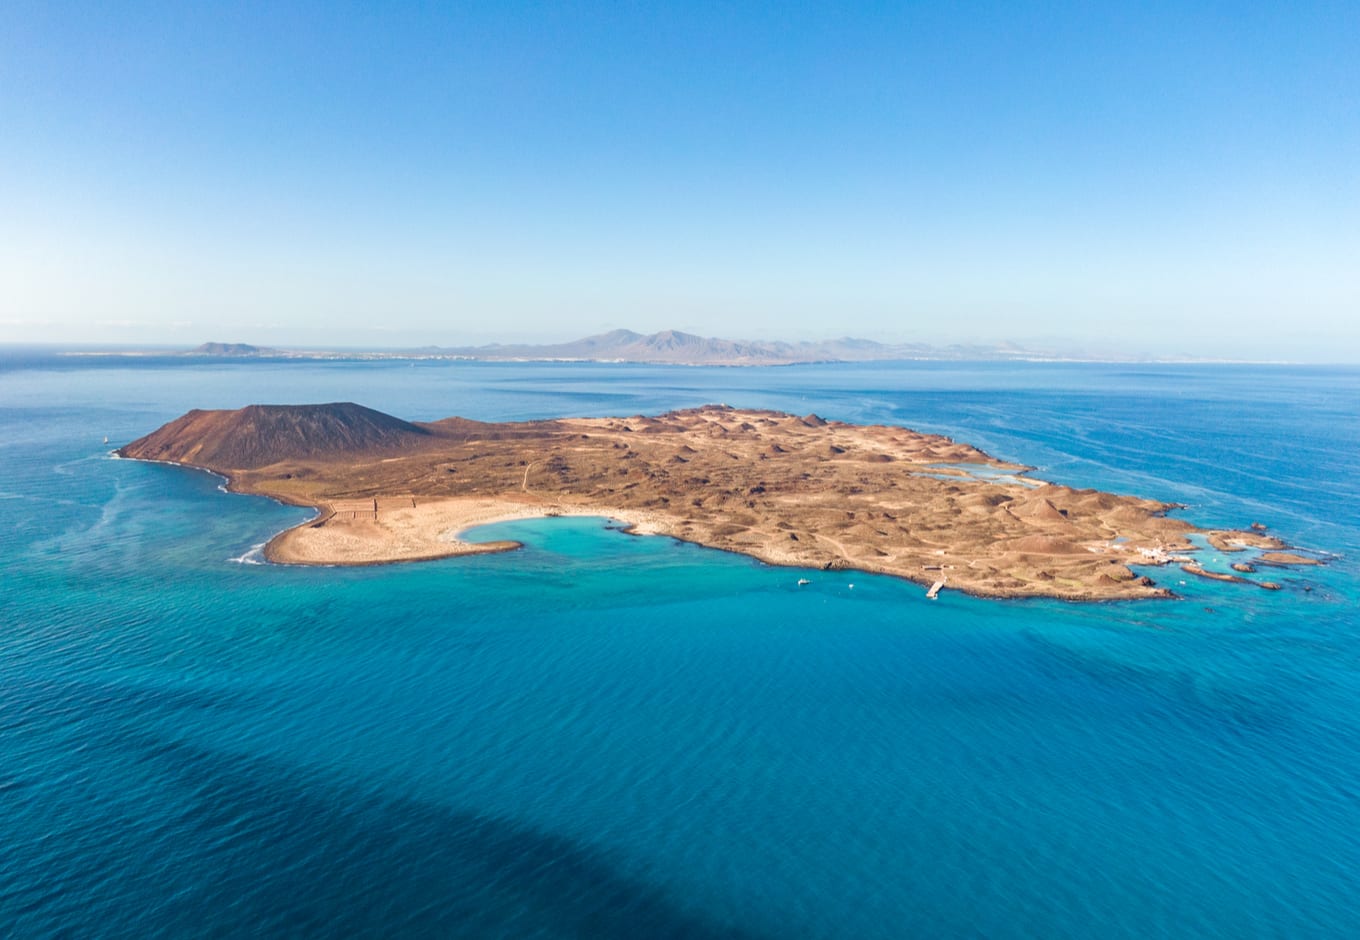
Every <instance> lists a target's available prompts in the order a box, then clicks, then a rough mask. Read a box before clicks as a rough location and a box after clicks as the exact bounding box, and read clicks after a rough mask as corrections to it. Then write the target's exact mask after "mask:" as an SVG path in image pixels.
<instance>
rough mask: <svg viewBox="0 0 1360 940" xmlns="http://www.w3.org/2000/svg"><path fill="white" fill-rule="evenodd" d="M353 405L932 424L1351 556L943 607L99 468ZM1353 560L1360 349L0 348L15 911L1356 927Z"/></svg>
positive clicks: (882, 586)
mask: <svg viewBox="0 0 1360 940" xmlns="http://www.w3.org/2000/svg"><path fill="white" fill-rule="evenodd" d="M337 400H350V401H357V402H360V403H362V404H365V405H369V406H372V407H374V408H378V409H381V410H383V411H387V412H390V413H393V414H396V415H399V416H401V417H404V418H408V419H418V420H423V419H434V418H441V417H445V416H448V415H455V414H456V415H463V416H466V417H471V418H478V419H487V420H506V419H523V418H537V417H547V416H558V415H606V414H623V415H630V414H636V413H657V412H661V411H665V410H669V409H672V408H679V407H688V406H694V405H699V404H702V403H705V402H726V403H728V404H732V405H739V406H750V407H761V408H777V409H781V410H786V411H791V412H795V413H798V414H806V413H808V412H813V411H815V412H816V413H818V414H820V415H823V416H824V417H828V418H838V419H843V420H847V421H855V422H887V423H895V424H902V425H906V426H909V427H914V428H917V429H920V430H924V431H932V432H940V433H944V434H948V435H951V436H953V437H956V438H958V439H960V440H963V441H967V442H969V443H972V444H975V445H978V446H980V447H982V448H983V449H984V450H986V451H988V452H989V453H991V454H993V455H995V456H998V457H1002V458H1005V459H1008V460H1015V461H1020V462H1024V463H1028V464H1032V465H1034V466H1035V467H1037V468H1038V470H1037V472H1036V475H1037V476H1039V477H1042V478H1045V479H1050V480H1054V481H1057V482H1061V483H1066V484H1070V485H1074V486H1094V487H1100V488H1103V489H1112V490H1116V491H1120V492H1131V493H1137V494H1140V495H1145V496H1152V497H1156V498H1158V499H1163V500H1170V501H1175V502H1180V503H1184V504H1186V506H1187V508H1186V509H1185V510H1184V511H1183V512H1182V513H1181V515H1183V516H1184V517H1185V518H1187V519H1189V520H1191V521H1193V522H1196V523H1200V524H1205V525H1231V526H1237V527H1242V526H1246V525H1248V524H1249V523H1251V522H1253V521H1260V522H1262V523H1265V524H1266V525H1268V526H1269V527H1270V530H1271V531H1272V532H1273V533H1276V534H1278V535H1280V536H1282V537H1284V538H1285V539H1287V540H1288V541H1290V542H1292V543H1295V544H1297V545H1300V546H1303V547H1305V548H1308V549H1312V550H1316V551H1321V552H1326V553H1329V555H1328V557H1329V558H1330V563H1329V564H1328V565H1326V566H1325V567H1322V568H1318V569H1293V570H1290V571H1284V572H1276V573H1272V575H1271V576H1272V577H1275V579H1276V580H1279V581H1281V582H1282V583H1283V585H1284V589H1283V590H1281V591H1279V592H1278V593H1272V592H1269V591H1262V590H1257V589H1255V588H1251V587H1246V586H1240V585H1231V584H1222V583H1218V582H1211V581H1203V580H1196V579H1193V578H1190V577H1189V576H1185V575H1181V573H1180V572H1178V571H1171V570H1164V571H1156V572H1153V576H1154V577H1156V578H1158V579H1159V581H1161V582H1163V583H1169V584H1171V585H1172V586H1173V587H1174V588H1175V589H1176V590H1177V591H1179V592H1180V593H1181V594H1182V595H1183V599H1181V600H1177V601H1144V602H1135V603H1119V604H1090V605H1078V604H1066V603H1059V602H1048V601H1011V602H1007V601H989V600H977V599H972V598H968V597H964V596H961V595H959V594H957V593H953V592H949V591H946V592H945V593H944V594H943V595H942V596H941V597H940V598H939V599H938V600H936V601H933V602H932V601H928V600H926V598H925V596H924V591H923V589H922V588H921V587H920V586H918V585H914V584H909V583H905V582H902V581H897V580H893V579H890V578H884V577H873V576H868V575H863V574H858V573H850V572H837V573H824V572H820V571H817V572H807V571H803V570H799V569H780V568H772V567H767V566H764V565H762V564H760V563H758V562H756V561H754V560H752V559H748V558H745V557H742V556H738V555H730V554H724V553H721V552H716V551H712V550H707V549H703V548H698V547H695V546H691V545H685V544H681V543H677V542H674V541H671V540H669V539H664V538H659V537H633V536H628V535H625V534H622V533H620V532H618V531H616V530H615V529H614V528H613V527H611V526H610V525H609V524H608V522H607V520H603V519H599V520H596V519H554V520H540V521H529V522H519V523H514V524H506V525H501V526H495V527H487V528H485V529H483V530H479V533H478V536H479V537H485V538H487V539H491V538H498V537H514V538H516V539H519V540H521V541H523V542H524V543H525V546H526V547H525V548H524V549H522V550H520V551H518V552H514V553H510V554H504V555H489V556H481V557H472V558H463V559H451V560H446V561H439V562H425V563H419V564H410V565H403V566H389V567H379V568H366V569H338V568H313V569H305V568H295V567H283V566H275V565H267V564H260V563H259V551H258V546H260V545H261V544H262V543H263V542H264V541H265V540H266V539H268V537H269V536H270V535H272V534H273V533H275V532H277V531H279V530H281V529H283V528H285V527H287V526H290V525H292V524H294V523H297V522H299V521H301V520H302V519H305V518H306V517H307V515H308V513H307V512H306V511H305V510H300V509H297V508H290V507H284V506H280V505H277V504H274V503H272V502H270V501H268V500H265V499H261V498H256V497H246V496H238V495H229V494H227V493H225V492H223V491H222V489H221V487H220V483H221V481H220V480H219V479H217V478H215V477H213V476H211V475H209V474H205V473H201V472H196V471H190V470H184V469H178V468H174V467H166V466H158V465H152V464H146V463H140V462H135V461H126V460H117V459H112V458H111V457H110V451H111V450H112V449H113V448H114V447H116V446H118V445H120V444H122V443H125V442H127V441H129V440H131V439H133V438H135V437H138V436H140V435H142V434H144V433H147V432H149V431H151V430H152V429H154V428H156V427H157V426H159V425H160V424H161V423H162V422H164V421H167V420H169V419H171V418H173V417H176V416H177V415H179V414H181V413H182V412H184V411H186V410H188V409H189V408H194V407H198V408H234V407H239V406H242V405H245V404H249V403H252V402H270V403H283V402H287V403H296V402H325V401H337ZM105 437H107V438H108V443H107V444H105V443H104V439H105ZM1357 558H1360V370H1356V369H1353V368H1320V367H1319V368H1303V367H1286V366H1231V365H1176V366H1169V365H1157V366H1142V365H1137V366H1132V365H1093V364H1030V363H978V364H968V363H962V364H960V363H894V364H872V365H839V366H832V365H824V366H804V367H791V368H773V369H703V368H676V367H669V368H668V367H643V366H632V365H603V364H600V365H593V364H551V363H541V364H532V363H519V364H485V363H471V362H452V363H450V362H433V361H424V362H416V363H409V362H339V361H335V362H305V361H299V362H293V361H228V360H222V361H211V360H210V361H201V362H199V361H195V362H187V361H184V360H175V359H169V358H165V359H160V358H139V359H131V358H116V357H115V358H72V357H61V356H56V355H53V354H50V353H48V352H44V351H41V350H31V349H29V350H23V349H7V350H0V559H3V576H2V581H0V583H2V585H3V587H2V589H0V936H7V937H8V936H13V937H49V936H68V937H137V938H144V937H158V936H192V937H210V936H221V937H232V936H250V937H255V936H279V937H310V936H356V937H363V936H413V937H418V936H467V937H516V938H519V937H525V938H529V937H753V938H754V937H771V938H774V937H781V938H782V937H825V938H862V940H871V938H900V937H908V936H924V937H1044V938H1064V937H1073V938H1076V937H1093V936H1098V937H1102V938H1118V937H1140V938H1141V937H1150V936H1160V937H1207V936H1215V937H1355V936H1357V935H1360V613H1358V612H1357V598H1358V597H1360V567H1358V566H1357V561H1356V560H1357ZM799 577H807V578H810V579H811V582H812V583H811V584H809V585H808V586H806V587H804V588H801V589H800V588H798V587H797V584H796V582H797V580H798V578H799ZM1181 580H1185V581H1186V583H1185V584H1183V585H1181V584H1179V583H1178V582H1179V581H1181ZM852 583H853V585H854V586H853V588H852V587H851V584H852Z"/></svg>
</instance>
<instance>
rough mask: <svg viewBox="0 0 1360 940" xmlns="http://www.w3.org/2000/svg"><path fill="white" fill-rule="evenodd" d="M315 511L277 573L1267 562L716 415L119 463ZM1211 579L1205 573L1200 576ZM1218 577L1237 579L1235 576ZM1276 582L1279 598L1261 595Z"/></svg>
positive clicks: (156, 446) (1038, 580)
mask: <svg viewBox="0 0 1360 940" xmlns="http://www.w3.org/2000/svg"><path fill="white" fill-rule="evenodd" d="M118 453H119V454H120V456H124V457H130V458H137V459H143V460H154V461H164V462H172V463H176V464H182V465H186V466H191V467H198V468H202V469H205V470H210V471H212V472H214V473H218V474H221V475H223V476H225V477H226V478H227V479H228V481H229V487H230V488H231V489H232V490H233V491H235V492H241V493H252V494H258V495H263V496H269V497H272V498H274V499H277V500H281V501H283V502H286V503H292V504H296V505H305V506H312V507H315V508H316V509H317V510H318V516H317V518H315V519H313V520H312V521H310V522H307V523H304V524H302V525H300V526H297V527H295V528H293V529H290V530H288V531H287V532H283V533H281V534H280V535H278V536H276V537H275V538H274V539H273V540H272V541H270V542H269V544H268V545H267V546H266V549H265V554H266V557H267V558H269V559H270V560H272V561H277V562H287V563H294V564H325V565H353V564H380V563H386V562H396V561H413V560H419V559H430V558H442V557H446V556H450V555H458V554H468V553H472V552H485V551H501V550H505V549H507V548H514V547H516V546H515V545H514V543H505V542H493V543H469V542H466V541H463V540H462V538H461V537H460V536H461V533H462V532H463V531H464V530H466V529H468V528H470V527H472V526H475V525H479V524H482V523H487V522H493V521H499V520H505V519H513V518H520V517H530V516H545V515H565V514H570V515H592V516H609V517H612V518H615V519H618V520H620V521H622V522H624V523H626V524H627V525H628V527H629V528H630V530H631V531H634V532H638V533H654V534H665V535H669V536H673V537H675V538H679V539H684V540H686V541H690V542H695V543H698V544H701V545H706V546H710V547H713V548H719V549H724V550H726V551H733V552H741V553H743V554H746V555H750V556H753V557H755V558H758V559H760V560H762V561H765V562H768V563H770V564H776V565H795V566H801V567H808V568H821V569H839V568H844V569H855V570H859V571H866V572H874V573H879V574H889V575H895V576H897V577H902V578H907V579H910V580H912V581H916V582H919V583H921V584H925V585H932V586H933V587H934V589H935V590H938V586H939V585H940V584H941V583H943V585H945V586H947V587H948V588H951V589H958V590H962V591H966V592H968V593H970V594H976V595H982V596H991V597H1055V598H1064V599H1069V600H1102V599H1118V598H1140V597H1169V596H1173V594H1172V592H1171V591H1169V590H1168V589H1166V588H1164V587H1161V586H1159V585H1157V584H1156V583H1154V581H1153V580H1152V579H1151V578H1150V577H1148V576H1146V575H1139V574H1138V573H1136V572H1135V571H1134V570H1133V567H1134V566H1159V565H1165V564H1168V563H1170V562H1176V563H1178V564H1181V565H1183V566H1184V570H1185V571H1187V572H1189V573H1191V574H1198V573H1200V572H1204V571H1205V569H1204V568H1203V567H1202V566H1201V565H1200V564H1198V563H1196V562H1195V556H1196V554H1197V553H1198V552H1199V551H1201V549H1199V547H1198V546H1197V542H1196V541H1195V540H1192V538H1191V537H1192V536H1195V535H1202V536H1204V539H1202V540H1199V541H1206V542H1207V543H1208V544H1209V545H1211V546H1213V547H1214V548H1218V549H1220V550H1224V551H1232V550H1243V549H1248V548H1250V549H1255V550H1258V551H1265V552H1275V553H1277V554H1275V555H1273V556H1263V557H1267V558H1269V559H1270V561H1271V562H1273V563H1275V564H1277V565H1278V564H1282V563H1284V559H1286V558H1287V559H1289V560H1291V561H1293V560H1294V559H1296V558H1297V559H1299V560H1300V563H1307V562H1309V561H1311V559H1308V558H1305V557H1303V556H1296V555H1286V554H1282V550H1284V549H1286V548H1288V546H1286V545H1285V544H1284V543H1283V542H1281V541H1280V540H1278V539H1276V538H1274V537H1273V536H1269V535H1266V534H1264V532H1263V531H1261V530H1260V529H1259V528H1257V527H1253V528H1251V529H1244V530H1241V531H1228V530H1214V531H1206V530H1201V529H1198V528H1196V527H1195V526H1193V525H1191V524H1190V523H1188V522H1185V521H1182V520H1179V519H1173V518H1171V517H1170V516H1168V513H1169V512H1170V511H1171V510H1173V509H1176V508H1179V507H1177V506H1175V505H1174V504H1169V503H1163V502H1158V501H1156V500H1151V499H1142V498H1138V497H1134V496H1121V495H1115V494H1112V493H1104V492H1099V491H1096V490H1090V489H1073V488H1070V487H1066V486H1059V485H1055V484H1051V483H1044V482H1042V481H1038V480H1033V479H1030V478H1029V477H1027V476H1026V474H1027V472H1028V471H1029V470H1030V468H1028V467H1024V466H1020V465H1017V464H1010V463H1005V462H1003V461H1000V460H997V459H994V458H992V457H990V456H988V455H987V454H985V453H983V452H982V451H980V450H977V449H976V448H973V447H970V446H968V445H966V444H961V443H957V442H955V441H953V440H950V439H949V438H946V437H941V436H939V435H932V434H921V433H918V432H916V431H911V430H908V429H906V428H901V427H889V426H859V425H851V424H845V423H841V422H837V421H826V420H823V419H821V418H819V417H817V416H816V415H808V416H806V417H797V416H794V415H789V414H782V413H779V412H773V411H752V410H738V409H734V408H729V407H727V406H723V405H708V406H705V407H702V408H694V409H688V410H684V411H674V412H670V413H668V414H664V415H659V416H656V417H644V416H641V415H636V416H633V417H628V418H563V419H557V420H545V421H528V422H517V423H502V424H495V423H484V422H478V421H470V420H466V419H463V418H446V419H444V420H442V421H434V422H428V423H425V422H418V423H412V422H407V421H403V420H400V419H398V418H394V417H392V416H390V415H386V414H383V413H381V412H377V411H374V410H372V409H369V408H365V407H362V406H360V405H355V404H350V403H340V404H328V405H252V406H249V407H247V408H242V409H239V410H235V411H198V410H195V411H191V412H189V413H188V414H186V415H184V416H183V417H180V418H178V419H176V420H174V421H172V422H170V423H169V424H167V425H165V426H164V427H162V428H160V429H159V430H157V431H155V432H153V433H151V434H149V435H147V436H146V437H143V438H140V439H138V440H136V441H133V442H132V443H130V444H128V445H127V446H125V447H123V448H121V449H120V450H119V452H118ZM1206 576H1209V575H1208V574H1206ZM1232 579H1233V580H1234V581H1243V582H1247V583H1258V582H1251V581H1250V580H1249V579H1247V578H1241V577H1238V576H1233V577H1232ZM1261 586H1263V587H1265V586H1269V587H1276V585H1274V584H1273V583H1272V584H1269V585H1266V584H1261Z"/></svg>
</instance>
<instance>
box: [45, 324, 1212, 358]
mask: <svg viewBox="0 0 1360 940" xmlns="http://www.w3.org/2000/svg"><path fill="white" fill-rule="evenodd" d="M61 354H62V355H70V356H128V357H147V356H168V357H176V358H184V359H188V360H209V359H232V360H245V359H268V360H288V359H301V360H343V361H364V360H412V361H421V360H445V361H447V360H454V361H457V360H466V361H475V362H563V363H581V362H592V363H622V364H638V365H675V366H731V367H749V366H791V365H814V364H818V363H856V362H910V361H918V362H935V361H938V362H1050V363H1058V362H1075V363H1081V362H1092V363H1097V362H1106V363H1157V364H1176V363H1207V362H1218V363H1231V362H1237V361H1239V360H1225V359H1206V358H1198V357H1192V356H1167V357H1154V356H1138V355H1131V354H1130V355H1120V354H1117V353H1111V352H1108V351H1101V352H1080V351H1071V350H1056V349H1037V348H1030V347H1025V346H1020V345H1016V344H1013V343H996V344H981V343H978V344H951V345H945V346H933V345H930V344H926V343H880V342H876V341H874V340H869V339H857V338H854V337H842V338H840V339H833V340H819V341H799V342H786V341H782V340H731V339H722V338H718V337H705V336H698V335H695V334H692V333H684V332H680V331H678V330H662V331H661V332H658V333H652V334H649V335H644V334H641V333H635V332H633V331H631V330H613V331H611V332H608V333H601V334H598V335H595V336H586V337H583V338H581V339H578V340H573V341H571V342H566V343H544V344H528V343H490V344H486V345H481V346H420V347H404V348H391V349H359V348H343V347H339V348H325V347H314V348H305V347H303V348H282V347H272V346H258V345H254V344H251V343H227V342H217V341H213V342H206V343H203V344H201V345H199V346H197V347H194V348H192V349H176V348H173V347H165V348H158V349H151V348H147V349H137V348H128V349H113V348H104V349H91V350H67V351H63V352H62V353H61Z"/></svg>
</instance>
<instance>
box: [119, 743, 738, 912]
mask: <svg viewBox="0 0 1360 940" xmlns="http://www.w3.org/2000/svg"><path fill="white" fill-rule="evenodd" d="M147 758H148V760H151V761H153V762H154V764H155V765H157V769H158V771H160V772H161V773H163V774H164V777H165V779H166V782H167V784H168V785H169V787H170V789H171V790H173V791H175V792H174V796H175V797H176V799H183V800H184V805H185V806H186V809H185V810H184V811H183V814H182V817H181V818H180V819H179V820H178V823H177V825H176V828H177V829H178V830H180V831H181V833H182V834H181V835H178V836H177V837H176V839H175V842H176V843H183V844H182V845H177V846H176V854H179V853H180V852H183V854H184V857H183V859H182V862H183V864H182V865H177V866H174V867H172V868H171V869H170V871H171V872H172V875H171V880H172V881H174V882H175V884H173V885H172V884H166V885H165V889H166V890H165V894H164V895H163V896H162V897H161V898H160V899H158V901H159V903H158V904H155V905H153V906H151V907H149V909H148V910H147V911H146V912H145V920H144V921H143V923H144V926H145V928H146V930H147V932H148V933H155V934H161V933H165V934H167V935H173V936H178V935H185V936H188V935H194V936H287V937H322V936H325V937H338V936H345V937H376V936H401V937H516V938H519V937H526V938H527V937H601V938H605V937H699V938H704V937H751V936H754V934H752V933H750V932H749V931H746V930H744V929H741V928H737V927H733V926H730V925H725V924H717V923H713V922H711V921H709V920H707V919H705V918H704V917H703V916H702V914H701V913H699V912H695V911H691V910H686V909H683V908H682V907H681V906H680V905H678V904H677V903H676V901H675V900H674V899H673V898H670V897H668V896H667V895H666V893H665V892H664V891H663V890H661V889H660V888H658V887H654V886H650V885H648V884H646V883H644V882H643V881H641V880H639V878H638V877H636V876H635V875H632V874H629V873H625V872H623V871H621V870H620V869H619V865H618V862H617V861H616V860H613V859H611V858H609V857H607V856H606V855H605V854H604V853H601V852H599V851H598V850H596V849H594V848H591V847H589V846H586V845H582V844H580V843H577V842H574V841H572V840H570V839H566V838H563V837H561V836H557V835H553V834H551V833H547V832H542V831H539V830H536V829H534V828H532V827H529V826H526V825H523V824H520V823H517V822H514V821H511V820H507V819H501V818H495V817H488V816H483V815H480V814H477V813H473V812H458V811H452V810H449V809H446V808H443V807H440V806H436V805H430V804H428V803H423V802H419V801H415V800H411V799H405V798H390V797H386V796H383V795H381V794H377V793H372V792H367V791H364V790H361V789H358V788H355V787H349V786H346V785H336V784H334V783H332V782H331V781H330V780H323V779H317V778H315V777H310V776H308V775H307V774H306V772H305V771H300V770H295V769H291V768H287V767H283V766H280V765H276V764H274V763H271V762H267V761H262V760H251V759H242V758H233V757H227V756H223V755H220V754H216V753H213V752H211V751H206V750H202V749H198V748H193V747H188V746H184V745H180V744H166V745H159V746H155V747H153V748H151V749H150V750H149V751H148V754H147ZM186 798H187V799H186Z"/></svg>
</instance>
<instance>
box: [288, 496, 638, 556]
mask: <svg viewBox="0 0 1360 940" xmlns="http://www.w3.org/2000/svg"><path fill="white" fill-rule="evenodd" d="M320 508H321V515H320V516H318V518H316V519H313V520H310V521H308V522H305V523H303V524H301V525H299V526H295V527H293V528H291V529H288V530H287V531H285V532H281V533H279V534H278V535H277V536H275V537H274V538H273V539H272V540H270V542H269V543H268V544H267V545H266V546H265V549H264V554H265V557H266V558H267V559H268V560H269V561H272V562H275V563H278V564H289V565H381V564H391V563H394V562H405V561H424V560H430V559H435V558H448V557H452V556H455V555H483V554H489V553H493V552H505V551H512V550H514V549H516V548H519V547H520V546H519V543H518V542H513V541H492V542H469V541H467V540H465V539H464V538H463V535H464V534H465V533H466V532H467V531H468V530H469V529H474V528H476V527H478V526H484V525H490V524H492V523H496V522H510V521H513V520H515V519H532V518H542V517H545V516H604V517H607V518H610V519H616V520H618V521H619V522H622V523H624V524H625V525H626V526H627V527H628V531H630V532H635V533H637V534H640V535H643V534H648V535H650V534H658V533H661V532H664V531H665V527H664V526H663V525H662V524H661V523H660V522H659V520H657V519H656V517H655V515H654V514H652V513H646V512H638V511H636V510H628V509H622V508H620V509H613V510H611V509H606V508H599V509H595V508H591V509H571V508H564V507H562V506H560V505H557V504H554V503H550V502H545V501H543V500H539V499H533V498H529V497H526V498H523V499H513V498H505V499H480V498H473V499H460V498H448V499H429V498H424V497H416V496H386V497H378V498H373V499H342V500H332V501H330V502H328V503H326V504H325V505H324V506H322V507H320Z"/></svg>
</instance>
